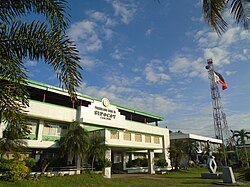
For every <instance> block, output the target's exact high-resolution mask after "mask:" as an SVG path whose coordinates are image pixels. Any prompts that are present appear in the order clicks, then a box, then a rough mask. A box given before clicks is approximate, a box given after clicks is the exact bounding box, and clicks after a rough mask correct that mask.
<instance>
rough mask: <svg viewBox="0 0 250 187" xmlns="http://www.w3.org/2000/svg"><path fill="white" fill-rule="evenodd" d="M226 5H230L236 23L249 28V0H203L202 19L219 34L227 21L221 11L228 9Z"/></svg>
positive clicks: (224, 28) (224, 29)
mask: <svg viewBox="0 0 250 187" xmlns="http://www.w3.org/2000/svg"><path fill="white" fill-rule="evenodd" d="M229 4H230V5H229ZM228 5H229V6H230V9H231V12H230V13H231V14H232V15H233V18H234V19H235V22H236V24H240V25H242V26H243V27H244V28H245V29H249V23H250V19H249V16H250V8H249V6H250V2H249V0H231V1H229V0H203V17H204V20H205V21H206V22H207V23H208V24H209V25H211V26H212V27H213V29H214V30H215V31H216V32H217V33H218V34H219V35H221V34H222V33H223V32H225V31H226V28H227V22H226V21H225V20H224V18H223V13H224V11H225V10H226V9H228Z"/></svg>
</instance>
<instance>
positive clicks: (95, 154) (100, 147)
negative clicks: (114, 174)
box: [87, 134, 108, 170]
mask: <svg viewBox="0 0 250 187" xmlns="http://www.w3.org/2000/svg"><path fill="white" fill-rule="evenodd" d="M107 149H108V148H107V146H106V145H105V138H104V137H102V136H101V135H100V134H93V135H92V136H90V137H89V146H88V150H87V152H88V157H89V160H91V167H92V170H93V168H94V162H95V161H99V162H100V163H101V166H102V167H105V165H106V162H107V163H108V160H106V159H104V157H105V151H106V150H107ZM97 165H98V164H97ZM107 167H108V166H107Z"/></svg>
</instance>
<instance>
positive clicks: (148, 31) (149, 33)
mask: <svg viewBox="0 0 250 187" xmlns="http://www.w3.org/2000/svg"><path fill="white" fill-rule="evenodd" d="M152 31H153V30H152V29H147V31H146V33H145V36H150V35H151V33H152Z"/></svg>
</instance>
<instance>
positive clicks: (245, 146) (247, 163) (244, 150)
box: [244, 145, 249, 167]
mask: <svg viewBox="0 0 250 187" xmlns="http://www.w3.org/2000/svg"><path fill="white" fill-rule="evenodd" d="M244 151H245V154H246V161H247V167H249V160H248V154H247V149H246V146H245V145H244Z"/></svg>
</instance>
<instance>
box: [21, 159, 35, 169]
mask: <svg viewBox="0 0 250 187" xmlns="http://www.w3.org/2000/svg"><path fill="white" fill-rule="evenodd" d="M24 162H25V165H26V166H27V167H28V168H32V167H33V166H35V165H36V160H35V159H34V158H26V159H25V160H24Z"/></svg>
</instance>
